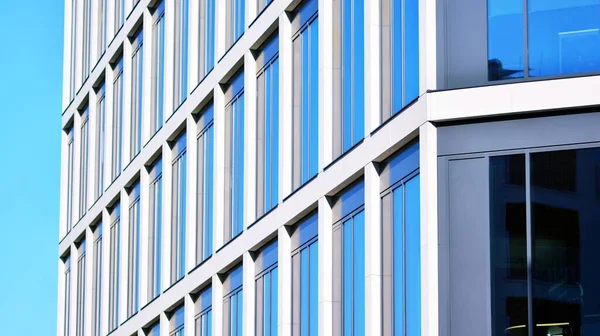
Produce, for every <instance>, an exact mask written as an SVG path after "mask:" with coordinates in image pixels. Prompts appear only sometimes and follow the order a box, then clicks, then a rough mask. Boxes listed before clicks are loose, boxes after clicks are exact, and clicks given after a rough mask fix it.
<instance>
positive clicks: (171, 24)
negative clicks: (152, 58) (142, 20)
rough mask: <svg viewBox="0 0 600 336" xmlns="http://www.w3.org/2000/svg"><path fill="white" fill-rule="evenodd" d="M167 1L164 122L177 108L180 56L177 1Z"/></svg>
mask: <svg viewBox="0 0 600 336" xmlns="http://www.w3.org/2000/svg"><path fill="white" fill-rule="evenodd" d="M164 1H165V59H164V62H165V78H164V80H165V85H164V88H165V93H164V98H165V99H164V102H165V110H164V114H163V117H164V121H165V122H166V121H167V119H169V117H170V116H171V114H173V109H174V108H176V106H173V99H174V98H173V97H174V91H173V88H174V87H175V85H174V82H173V80H174V73H175V57H178V56H179V55H175V53H176V52H178V51H176V50H175V41H174V36H175V0H164Z"/></svg>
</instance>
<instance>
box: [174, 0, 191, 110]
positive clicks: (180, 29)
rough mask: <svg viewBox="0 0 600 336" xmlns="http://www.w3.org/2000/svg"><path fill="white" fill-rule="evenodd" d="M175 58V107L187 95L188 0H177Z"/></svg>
mask: <svg viewBox="0 0 600 336" xmlns="http://www.w3.org/2000/svg"><path fill="white" fill-rule="evenodd" d="M174 44H175V58H174V62H175V64H174V67H175V69H174V71H173V75H174V76H173V80H174V82H173V100H174V101H173V107H174V108H175V109H176V108H177V107H179V105H181V103H183V101H184V100H185V98H186V97H187V84H188V83H187V82H188V69H187V68H188V0H175V39H174Z"/></svg>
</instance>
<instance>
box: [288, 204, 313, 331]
mask: <svg viewBox="0 0 600 336" xmlns="http://www.w3.org/2000/svg"><path fill="white" fill-rule="evenodd" d="M318 234H319V218H318V214H317V213H313V214H311V215H309V216H308V217H307V218H305V219H303V220H302V221H301V222H300V223H298V224H297V225H296V228H295V229H294V233H293V234H292V249H293V250H292V336H316V335H318V333H319V315H318V313H319V306H318V304H319V244H318V241H317V240H318Z"/></svg>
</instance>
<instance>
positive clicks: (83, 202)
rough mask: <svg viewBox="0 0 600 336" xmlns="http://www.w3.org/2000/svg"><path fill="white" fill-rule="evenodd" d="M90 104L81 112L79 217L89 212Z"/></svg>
mask: <svg viewBox="0 0 600 336" xmlns="http://www.w3.org/2000/svg"><path fill="white" fill-rule="evenodd" d="M89 110H90V109H89V106H86V107H85V109H84V110H83V111H82V112H81V133H80V135H79V136H80V141H81V143H80V145H79V153H80V155H79V160H80V162H79V167H80V168H79V172H80V174H79V218H81V217H83V215H85V213H86V212H87V208H88V206H87V196H88V175H87V174H88V170H89V169H88V168H89V167H88V166H89V164H88V163H89V143H90V141H89V138H90V123H89V119H90V118H89Z"/></svg>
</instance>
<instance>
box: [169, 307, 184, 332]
mask: <svg viewBox="0 0 600 336" xmlns="http://www.w3.org/2000/svg"><path fill="white" fill-rule="evenodd" d="M184 321H185V307H184V306H180V307H179V308H176V309H175V311H173V313H172V315H171V318H170V321H169V323H170V328H169V336H184V335H185V328H184Z"/></svg>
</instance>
